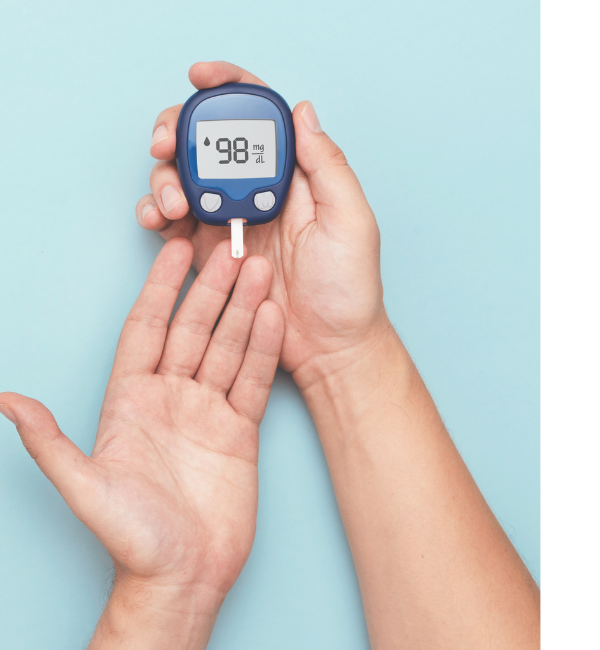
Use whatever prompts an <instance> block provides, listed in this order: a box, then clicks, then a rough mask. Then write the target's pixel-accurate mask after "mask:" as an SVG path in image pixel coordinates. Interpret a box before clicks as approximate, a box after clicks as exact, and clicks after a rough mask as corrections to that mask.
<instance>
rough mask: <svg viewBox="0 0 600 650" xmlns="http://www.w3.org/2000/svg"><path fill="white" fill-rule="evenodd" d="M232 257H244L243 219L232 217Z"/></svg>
mask: <svg viewBox="0 0 600 650" xmlns="http://www.w3.org/2000/svg"><path fill="white" fill-rule="evenodd" d="M231 257H236V258H237V257H244V220H243V219H231Z"/></svg>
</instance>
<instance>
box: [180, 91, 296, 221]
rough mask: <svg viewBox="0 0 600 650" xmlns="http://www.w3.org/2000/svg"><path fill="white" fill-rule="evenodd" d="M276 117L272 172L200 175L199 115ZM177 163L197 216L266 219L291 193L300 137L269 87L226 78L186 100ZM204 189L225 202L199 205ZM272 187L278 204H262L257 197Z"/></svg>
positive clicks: (204, 117) (285, 107)
mask: <svg viewBox="0 0 600 650" xmlns="http://www.w3.org/2000/svg"><path fill="white" fill-rule="evenodd" d="M244 119H246V120H274V121H275V129H276V147H277V165H276V173H275V176H274V177H272V178H236V179H231V178H229V179H214V178H211V179H202V178H200V177H199V176H198V163H197V157H196V123H197V122H198V121H200V120H244ZM176 158H177V168H178V170H179V178H180V179H181V185H182V187H183V191H184V193H185V196H186V198H187V201H188V204H189V206H190V209H191V211H192V212H193V214H194V216H195V217H196V218H197V219H199V220H200V221H202V222H203V223H206V224H209V225H212V226H226V225H228V224H229V221H230V220H231V219H240V218H241V219H245V220H246V225H249V226H252V225H256V224H261V223H268V222H269V221H272V220H273V219H275V217H276V216H277V215H278V214H279V212H280V210H281V208H282V207H283V204H284V202H285V199H286V197H287V193H288V190H289V189H290V184H291V182H292V176H293V173H294V165H295V162H296V138H295V134H294V123H293V120H292V113H291V111H290V108H289V106H288V105H287V103H286V101H285V100H284V99H283V97H281V95H279V94H278V93H276V92H275V91H273V90H271V89H270V88H266V87H264V86H257V85H254V84H243V83H228V84H224V85H223V86H218V87H217V88H208V89H206V90H199V91H198V92H197V93H195V94H194V95H192V96H191V97H190V98H189V99H188V100H187V102H186V103H185V104H184V105H183V108H182V109H181V113H180V114H179V121H178V122H177V149H176ZM205 192H209V193H211V194H218V195H220V197H221V207H220V208H219V209H218V210H217V211H216V212H207V211H206V210H204V209H203V208H202V206H201V205H200V197H201V196H202V194H204V193H205ZM260 192H272V193H273V194H274V196H275V204H274V205H273V207H272V208H271V209H270V210H268V211H261V210H259V209H258V208H257V207H256V205H255V204H254V197H255V195H256V194H258V193H260Z"/></svg>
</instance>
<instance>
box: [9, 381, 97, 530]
mask: <svg viewBox="0 0 600 650" xmlns="http://www.w3.org/2000/svg"><path fill="white" fill-rule="evenodd" d="M0 412H2V413H3V414H4V415H6V416H7V417H8V418H9V419H10V420H12V421H13V422H14V424H16V426H17V431H18V432H19V435H20V436H21V440H22V442H23V446H24V447H25V449H27V451H28V452H29V455H30V456H31V457H32V458H33V460H35V462H36V463H37V465H38V466H39V468H40V469H41V470H42V472H44V474H45V475H46V476H47V477H48V479H49V480H50V481H51V482H52V483H53V484H54V486H55V487H56V489H57V490H58V491H59V492H60V494H61V495H62V497H63V498H64V500H65V501H66V502H67V505H68V506H69V507H70V508H71V510H73V512H74V513H75V515H76V516H78V517H80V518H82V517H81V515H82V512H83V510H84V509H85V508H84V500H85V499H86V498H87V497H88V496H89V495H90V493H91V490H90V487H91V484H92V483H93V481H94V479H95V477H96V473H95V465H94V462H93V461H92V460H91V459H90V458H88V456H86V455H85V454H84V453H83V452H82V451H81V450H80V449H79V448H78V447H77V445H75V444H74V443H73V442H71V440H69V438H67V436H65V435H64V433H62V431H61V430H60V429H59V428H58V425H57V424H56V420H55V419H54V417H53V416H52V413H50V411H49V410H48V409H47V408H46V407H45V406H44V405H43V404H40V402H38V401H36V400H34V399H30V398H29V397H24V396H23V395H18V394H17V393H0Z"/></svg>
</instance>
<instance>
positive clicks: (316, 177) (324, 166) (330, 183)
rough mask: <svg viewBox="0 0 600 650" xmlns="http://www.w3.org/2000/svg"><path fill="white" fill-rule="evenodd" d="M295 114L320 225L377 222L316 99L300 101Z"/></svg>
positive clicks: (298, 152) (338, 227)
mask: <svg viewBox="0 0 600 650" xmlns="http://www.w3.org/2000/svg"><path fill="white" fill-rule="evenodd" d="M293 118H294V130H295V132H296V160H297V162H298V164H299V165H300V167H301V168H302V170H303V171H304V172H305V173H306V175H307V176H308V181H309V185H310V189H311V192H312V195H313V199H314V200H315V202H316V204H317V222H318V224H319V226H320V227H323V228H325V229H326V230H328V229H330V228H331V229H332V230H333V229H336V230H338V231H341V232H343V231H345V230H348V228H349V229H350V230H351V231H355V230H356V227H361V226H366V227H367V228H372V227H373V226H375V225H376V224H375V216H374V215H373V211H372V210H371V207H370V206H369V204H368V202H367V198H366V197H365V194H364V192H363V189H362V187H361V185H360V183H359V181H358V178H357V177H356V174H355V173H354V172H353V171H352V168H351V167H350V165H349V164H348V161H347V160H346V156H344V153H343V151H342V150H341V149H340V148H339V147H338V146H337V144H335V142H334V141H333V140H332V139H331V138H330V137H329V136H328V135H327V134H326V133H324V132H323V130H322V129H321V125H320V123H319V118H318V117H317V114H316V112H315V109H314V107H313V105H312V103H311V102H300V104H298V105H297V106H296V107H295V108H294V112H293ZM353 234H356V233H355V232H354V233H353Z"/></svg>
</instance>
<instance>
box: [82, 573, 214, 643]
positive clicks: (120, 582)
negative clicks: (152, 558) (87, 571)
mask: <svg viewBox="0 0 600 650" xmlns="http://www.w3.org/2000/svg"><path fill="white" fill-rule="evenodd" d="M224 598H225V594H222V593H220V592H216V591H215V590H214V589H212V588H209V587H207V586H206V585H199V584H196V583H192V584H183V585H181V584H170V583H165V582H158V581H152V580H146V579H137V578H131V577H126V578H125V577H118V578H117V579H116V581H115V584H114V587H113V590H112V593H111V595H110V598H109V600H108V603H107V605H106V608H105V609H104V612H103V614H102V616H101V618H100V621H99V623H98V626H97V628H96V631H95V633H94V636H93V638H92V641H91V643H90V646H89V649H90V650H100V649H102V650H107V649H109V648H113V647H114V648H123V649H125V648H127V649H128V650H137V649H138V648H139V649H140V650H142V649H143V650H162V649H163V648H164V649H167V648H168V649H169V650H188V649H189V650H191V649H192V648H193V649H194V650H199V649H201V648H204V647H206V645H207V644H208V640H209V638H210V634H211V632H212V628H213V626H214V624H215V621H216V619H217V615H218V613H219V610H220V608H221V605H222V604H223V600H224Z"/></svg>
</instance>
